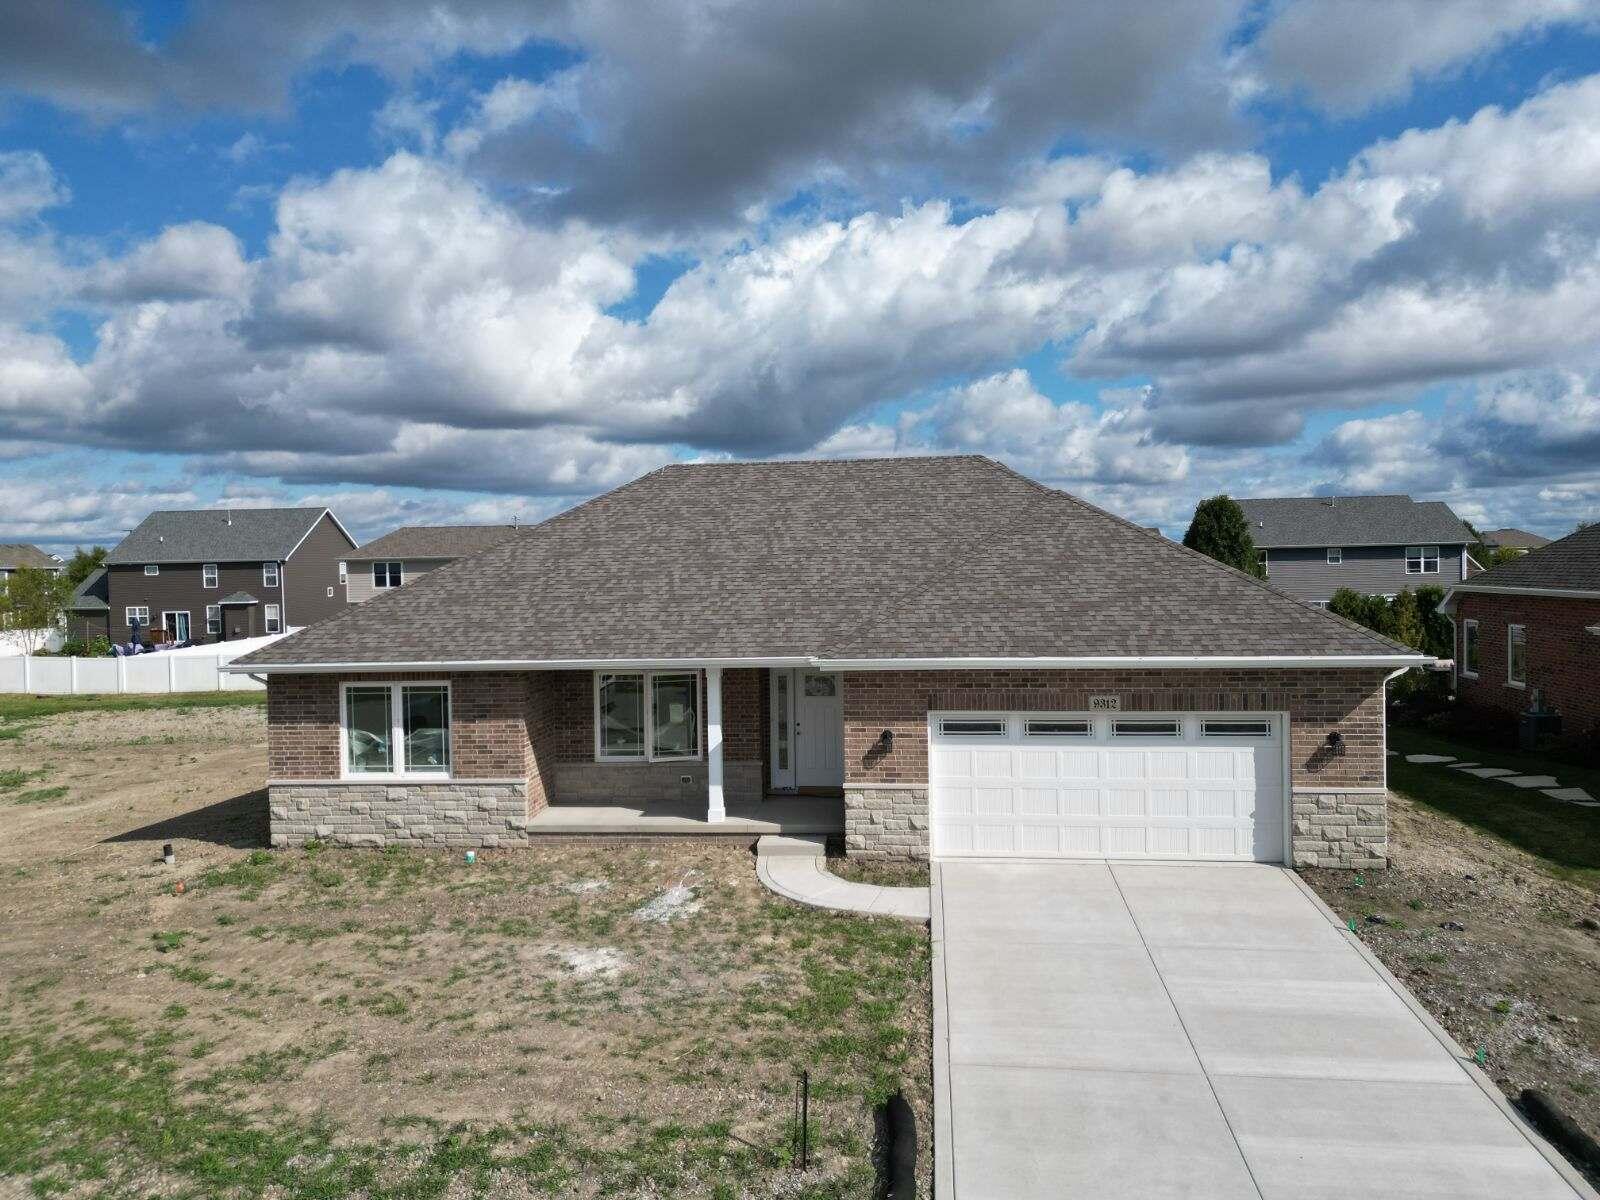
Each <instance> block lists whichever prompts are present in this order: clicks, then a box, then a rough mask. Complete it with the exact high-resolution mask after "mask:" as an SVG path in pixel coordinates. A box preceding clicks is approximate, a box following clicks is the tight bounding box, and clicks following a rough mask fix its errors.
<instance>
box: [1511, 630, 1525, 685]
mask: <svg viewBox="0 0 1600 1200" xmlns="http://www.w3.org/2000/svg"><path fill="white" fill-rule="evenodd" d="M1519 632H1520V633H1521V634H1522V678H1521V679H1516V678H1514V677H1513V676H1512V674H1511V665H1512V663H1513V661H1514V659H1513V658H1512V654H1511V648H1512V647H1513V646H1514V645H1516V642H1517V634H1518V633H1519ZM1506 686H1507V687H1514V688H1525V687H1527V686H1528V627H1527V626H1526V625H1507V626H1506Z"/></svg>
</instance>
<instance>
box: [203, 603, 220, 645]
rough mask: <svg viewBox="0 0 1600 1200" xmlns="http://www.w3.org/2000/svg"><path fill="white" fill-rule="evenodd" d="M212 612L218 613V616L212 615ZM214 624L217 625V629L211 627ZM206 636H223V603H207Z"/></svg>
mask: <svg viewBox="0 0 1600 1200" xmlns="http://www.w3.org/2000/svg"><path fill="white" fill-rule="evenodd" d="M212 613H216V614H217V615H216V616H212V615H211V614H212ZM213 624H215V625H216V628H215V629H213V628H211V626H212V625H213ZM206 636H207V637H221V636H222V605H220V604H208V605H206Z"/></svg>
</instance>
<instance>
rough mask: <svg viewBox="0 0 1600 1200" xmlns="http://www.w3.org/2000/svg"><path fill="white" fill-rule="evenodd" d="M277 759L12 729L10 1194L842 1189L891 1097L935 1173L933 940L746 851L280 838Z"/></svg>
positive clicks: (163, 728)
mask: <svg viewBox="0 0 1600 1200" xmlns="http://www.w3.org/2000/svg"><path fill="white" fill-rule="evenodd" d="M262 740H263V720H262V710H261V709H260V708H259V707H256V706H250V707H238V706H235V707H228V708H217V709H191V710H187V711H186V710H184V709H182V708H165V709H156V710H150V711H142V712H106V713H85V714H67V715H59V716H47V717H42V718H36V719H34V720H32V721H31V722H30V723H28V724H27V725H26V726H24V727H21V728H18V727H17V725H16V724H15V723H14V722H13V723H12V725H11V726H9V727H8V726H7V725H5V724H0V835H3V836H0V911H4V912H5V913H6V914H7V926H6V929H7V935H6V937H5V939H4V946H3V950H0V992H3V993H4V997H5V1002H4V1005H3V1012H0V1194H7V1192H8V1186H7V1180H9V1181H10V1183H11V1184H14V1185H21V1184H23V1183H24V1181H26V1183H27V1185H30V1186H31V1188H32V1189H33V1190H35V1191H36V1192H38V1193H39V1194H50V1193H56V1194H62V1195H69V1196H91V1195H92V1196H136V1195H137V1196H145V1195H163V1196H169V1195H170V1196H190V1195H193V1196H230V1195H240V1196H272V1197H339V1196H362V1197H401V1196H404V1197H419V1198H420V1197H434V1196H438V1197H451V1198H454V1197H465V1196H496V1197H498V1196H563V1197H565V1196H574V1197H586V1196H598V1195H607V1196H637V1197H658V1196H696V1197H698V1196H705V1197H718V1198H723V1197H726V1198H729V1200H732V1198H734V1197H746V1196H783V1197H846V1196H848V1197H860V1196H868V1195H870V1194H872V1188H873V1181H874V1171H875V1168H874V1162H873V1158H874V1120H873V1105H874V1103H875V1102H876V1101H878V1100H880V1099H881V1098H882V1097H883V1096H885V1095H886V1094H887V1093H888V1092H890V1091H892V1090H893V1089H894V1088H896V1087H900V1086H903V1087H905V1089H906V1091H907V1094H908V1096H909V1098H910V1099H911V1101H912V1104H913V1106H914V1108H915V1109H916V1111H917V1114H918V1118H919V1125H920V1126H921V1129H920V1132H922V1133H923V1134H924V1135H925V1136H924V1138H923V1139H922V1141H923V1147H924V1160H925V1162H924V1166H925V1167H926V1159H927V1152H926V1151H927V1146H928V1145H929V1142H930V1140H931V1139H929V1138H928V1137H927V1136H926V1135H927V1134H928V1133H929V1132H930V1127H929V1125H928V1117H929V1114H930V1111H931V1109H930V1103H931V1080H930V1067H929V1062H930V1059H929V1052H930V1045H929V1039H930V1019H929V1012H928V1002H929V1001H928V969H929V949H928V939H927V934H926V931H925V930H923V929H920V928H917V927H915V926H911V925H908V924H905V923H902V922H897V921H892V920H887V919H877V920H867V919H857V918H852V917H847V916H837V915H834V914H830V913H824V912H819V911H816V910H812V909H805V908H801V907H799V906H795V905H791V904H789V903H787V902H785V901H781V900H779V899H777V898H776V897H773V896H771V895H770V894H768V893H767V892H765V891H764V890H763V889H762V888H761V886H760V884H759V883H758V882H757V880H756V877H755V872H754V870H753V868H752V863H751V860H750V858H749V853H748V850H747V848H745V847H742V846H718V845H711V844H706V843H698V844H678V845H671V844H664V843H656V844H649V845H635V846H609V847H589V846H576V845H570V844H568V845H549V846H544V847H541V848H537V849H533V850H518V851H505V852H500V853H483V854H480V856H479V861H478V862H477V864H476V865H468V864H467V863H465V862H464V861H463V860H462V857H461V856H459V855H456V854H445V853H444V852H432V853H428V852H404V851H389V852H383V853H379V852H371V851H367V852H361V851H339V850H334V849H317V848H308V849H307V850H304V851H282V852H277V851H267V850H265V849H263V848H262V846H263V843H264V836H265V828H264V826H265V820H264V818H265V810H264V796H263V793H262V791H261V790H260V789H261V785H262V782H263V773H264V769H265V761H264V760H265V756H264V753H263V751H262ZM164 842H172V843H173V844H174V847H175V850H176V852H177V866H176V867H175V868H171V867H166V866H164V865H162V864H161V862H160V854H161V847H162V843H164ZM180 883H181V885H182V889H181V891H180V890H179V885H180ZM802 1068H806V1069H809V1070H810V1072H811V1077H812V1109H811V1111H812V1125H811V1147H812V1165H811V1166H810V1168H809V1169H808V1170H805V1171H800V1170H797V1169H795V1168H794V1167H793V1166H792V1165H791V1159H792V1148H793V1144H794V1138H793V1135H794V1132H795V1124H794V1120H793V1102H794V1095H795V1080H796V1077H797V1075H798V1073H799V1071H800V1070H801V1069H802Z"/></svg>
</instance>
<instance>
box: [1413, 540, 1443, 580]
mask: <svg viewBox="0 0 1600 1200" xmlns="http://www.w3.org/2000/svg"><path fill="white" fill-rule="evenodd" d="M1438 573H1439V547H1437V546H1407V547H1406V574H1407V575H1437V574H1438Z"/></svg>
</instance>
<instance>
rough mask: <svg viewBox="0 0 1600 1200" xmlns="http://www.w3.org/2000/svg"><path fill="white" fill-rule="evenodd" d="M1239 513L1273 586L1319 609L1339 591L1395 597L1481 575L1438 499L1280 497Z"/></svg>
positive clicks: (1465, 532) (1459, 528)
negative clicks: (1417, 589) (1243, 516)
mask: <svg viewBox="0 0 1600 1200" xmlns="http://www.w3.org/2000/svg"><path fill="white" fill-rule="evenodd" d="M1239 507H1240V508H1242V509H1243V510H1244V515H1245V519H1246V520H1248V521H1249V522H1250V537H1251V539H1252V540H1253V541H1254V542H1255V544H1256V552H1257V554H1258V556H1259V557H1260V560H1261V563H1262V565H1263V566H1264V567H1265V568H1266V573H1267V579H1268V580H1269V581H1270V582H1271V583H1272V586H1273V587H1275V588H1278V589H1279V590H1281V591H1285V592H1288V593H1289V595H1291V596H1294V597H1297V598H1298V599H1301V600H1304V601H1306V602H1307V603H1310V604H1315V605H1317V606H1318V607H1319V608H1326V607H1327V606H1328V601H1329V600H1331V599H1333V594H1334V593H1335V592H1336V591H1338V590H1339V589H1340V588H1349V589H1350V590H1351V591H1356V592H1362V593H1365V594H1367V595H1378V596H1390V597H1393V596H1397V595H1399V594H1400V592H1402V591H1404V590H1406V589H1408V588H1409V589H1412V590H1415V589H1416V588H1419V587H1426V586H1427V585H1429V584H1433V585H1435V586H1438V587H1449V586H1450V585H1451V584H1452V583H1459V582H1460V581H1461V580H1463V579H1466V578H1467V576H1468V575H1469V574H1471V573H1472V572H1474V571H1476V570H1477V569H1478V567H1477V564H1476V563H1475V562H1474V561H1473V560H1472V557H1471V555H1470V554H1469V553H1468V547H1469V546H1470V545H1471V544H1472V543H1473V542H1475V541H1476V539H1475V538H1474V537H1473V535H1472V531H1471V530H1470V529H1468V528H1467V526H1466V524H1465V523H1464V522H1463V521H1462V520H1461V519H1460V518H1459V517H1457V516H1456V514H1455V513H1453V512H1452V511H1451V510H1450V506H1449V505H1447V504H1443V503H1440V502H1439V501H1437V500H1413V499H1412V498H1411V497H1410V496H1282V497H1275V498H1271V499H1260V500H1240V501H1239Z"/></svg>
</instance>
